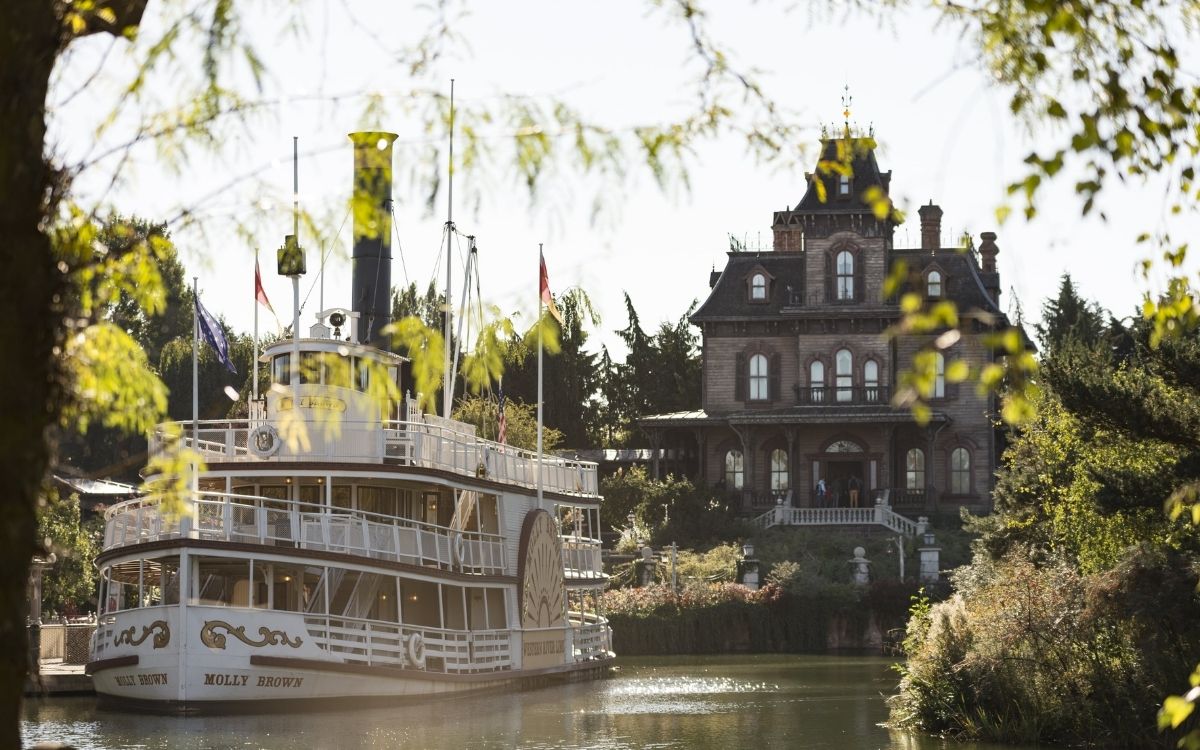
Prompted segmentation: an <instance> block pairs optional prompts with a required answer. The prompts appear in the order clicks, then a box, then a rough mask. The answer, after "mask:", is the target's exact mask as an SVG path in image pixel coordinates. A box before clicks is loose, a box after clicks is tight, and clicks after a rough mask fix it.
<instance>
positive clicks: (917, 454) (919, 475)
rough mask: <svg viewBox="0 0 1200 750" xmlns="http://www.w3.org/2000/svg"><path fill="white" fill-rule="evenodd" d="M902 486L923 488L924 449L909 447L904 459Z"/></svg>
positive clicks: (911, 488) (916, 488) (915, 488)
mask: <svg viewBox="0 0 1200 750" xmlns="http://www.w3.org/2000/svg"><path fill="white" fill-rule="evenodd" d="M904 486H905V487H907V488H908V489H910V490H923V489H925V451H923V450H921V449H920V448H911V449H910V450H909V451H908V455H907V456H906V457H905V459H904Z"/></svg>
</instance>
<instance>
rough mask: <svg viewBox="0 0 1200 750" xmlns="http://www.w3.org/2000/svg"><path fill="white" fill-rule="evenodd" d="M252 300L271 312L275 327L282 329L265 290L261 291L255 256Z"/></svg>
mask: <svg viewBox="0 0 1200 750" xmlns="http://www.w3.org/2000/svg"><path fill="white" fill-rule="evenodd" d="M254 299H255V300H257V301H258V304H260V305H262V306H263V307H265V308H267V309H268V310H270V311H271V315H273V316H274V317H275V325H278V326H279V327H280V328H282V327H283V326H282V324H280V322H279V316H278V315H276V314H275V308H273V307H271V300H269V299H267V290H266V289H263V283H262V271H260V270H259V268H258V257H257V256H256V257H255V258H254Z"/></svg>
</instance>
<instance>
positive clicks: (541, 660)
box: [518, 509, 567, 669]
mask: <svg viewBox="0 0 1200 750" xmlns="http://www.w3.org/2000/svg"><path fill="white" fill-rule="evenodd" d="M519 555H520V561H521V569H520V573H519V575H518V580H519V581H520V591H519V595H518V596H519V601H520V602H521V628H522V630H523V632H522V634H521V652H522V667H523V668H524V669H541V668H544V667H553V666H558V665H560V664H562V663H563V661H564V658H565V657H564V649H565V640H564V639H565V633H564V631H565V628H566V625H567V622H566V599H567V592H566V586H565V585H564V582H563V562H562V541H561V540H560V538H559V535H558V526H557V524H555V523H554V517H553V516H551V515H550V514H549V513H547V512H546V511H545V510H542V509H537V510H532V511H530V512H529V513H528V514H527V515H526V516H525V523H524V525H523V527H522V529H521V545H520V552H519Z"/></svg>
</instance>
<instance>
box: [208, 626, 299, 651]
mask: <svg viewBox="0 0 1200 750" xmlns="http://www.w3.org/2000/svg"><path fill="white" fill-rule="evenodd" d="M217 628H221V629H222V630H224V631H225V632H226V633H228V634H229V635H232V636H233V637H234V638H237V639H238V640H239V641H241V642H242V643H244V644H246V645H247V646H252V647H254V648H261V647H263V646H290V647H291V648H300V644H301V643H304V640H303V639H301V638H300V636H296V637H295V638H289V637H288V634H287V633H286V632H284V631H282V630H271V629H270V628H269V627H267V626H266V625H263V626H262V627H260V628H259V629H258V634H259V636H260V637H261V638H262V640H258V641H256V640H254V639H253V638H251V637H250V636H248V635H246V626H245V625H238V626H237V627H234V626H233V625H230V624H229V623H227V622H225V621H224V620H205V621H204V627H203V628H201V629H200V642H201V643H203V644H204V645H205V646H208V647H209V648H221V649H223V648H225V635H224V634H222V633H218V632H217Z"/></svg>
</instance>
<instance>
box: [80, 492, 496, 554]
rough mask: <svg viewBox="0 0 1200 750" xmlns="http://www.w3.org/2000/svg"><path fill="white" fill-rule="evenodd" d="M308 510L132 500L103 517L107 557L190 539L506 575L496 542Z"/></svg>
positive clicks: (247, 500)
mask: <svg viewBox="0 0 1200 750" xmlns="http://www.w3.org/2000/svg"><path fill="white" fill-rule="evenodd" d="M312 508H313V506H311V505H306V504H303V503H297V502H293V501H289V500H271V499H267V498H262V497H253V496H250V495H227V494H224V493H215V492H205V493H200V494H199V495H198V496H197V499H196V501H195V502H194V503H192V507H191V508H190V509H189V510H185V511H184V512H183V513H181V514H179V515H177V516H167V515H165V514H164V513H162V511H161V506H160V503H159V502H158V501H157V500H156V499H153V498H148V497H147V498H135V499H133V500H127V501H125V502H123V503H120V504H118V505H115V506H113V507H112V508H109V509H108V511H107V512H106V513H105V526H104V549H105V550H109V549H113V548H116V547H124V546H128V545H131V544H137V543H139V542H153V541H158V540H160V539H177V538H180V537H187V538H191V539H214V540H218V541H225V542H247V543H251V544H261V545H265V546H282V547H295V548H300V549H312V550H324V551H332V552H342V553H345V554H349V555H360V556H362V557H370V558H374V559H377V560H394V561H397V562H405V563H410V564H413V565H433V566H436V567H439V568H444V569H447V570H457V571H461V572H465V573H481V574H483V573H487V574H503V573H505V572H506V561H505V552H504V540H503V538H502V537H501V536H500V535H498V534H486V533H482V532H476V531H459V530H457V529H451V528H447V527H444V526H437V525H435V524H429V523H424V522H422V521H416V520H413V519H408V518H397V517H394V516H386V515H381V514H377V513H365V512H362V511H353V512H351V511H345V512H338V511H337V510H336V509H333V510H319V511H313V510H312ZM459 539H461V540H462V541H461V542H460V541H459Z"/></svg>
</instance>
